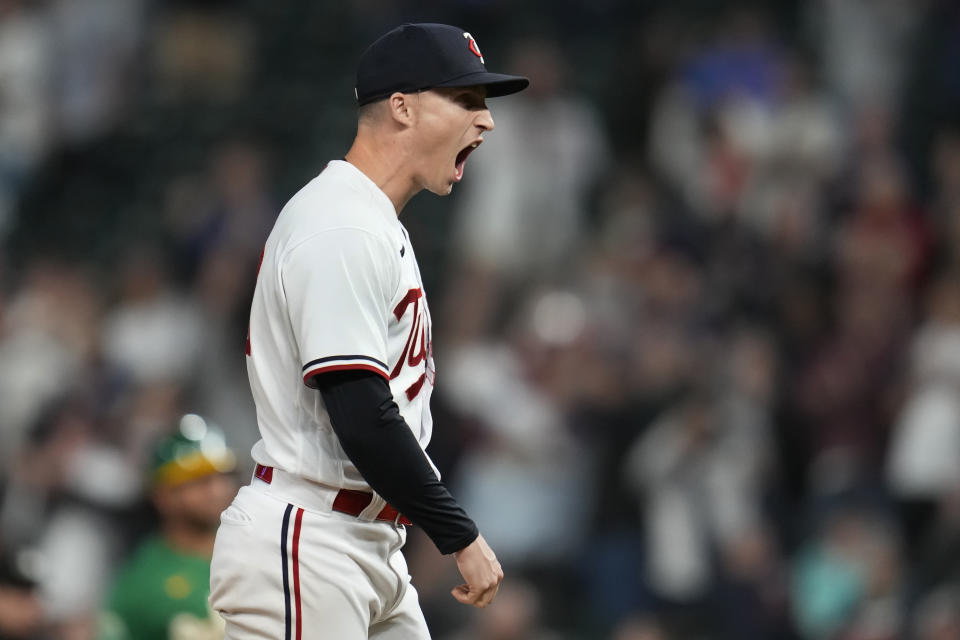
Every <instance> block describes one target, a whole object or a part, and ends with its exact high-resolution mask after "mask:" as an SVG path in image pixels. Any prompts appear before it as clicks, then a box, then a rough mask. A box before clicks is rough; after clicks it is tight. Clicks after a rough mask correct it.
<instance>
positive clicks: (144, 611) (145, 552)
mask: <svg viewBox="0 0 960 640" xmlns="http://www.w3.org/2000/svg"><path fill="white" fill-rule="evenodd" d="M209 595H210V559H209V558H208V557H206V556H198V555H191V554H187V553H183V552H181V551H177V550H176V549H173V548H172V547H170V545H168V544H167V543H166V542H165V541H164V540H163V539H162V538H160V537H155V538H152V539H150V540H148V541H147V542H145V543H144V544H143V545H142V546H141V547H140V548H139V549H138V550H137V551H136V552H135V553H134V555H133V557H132V558H131V559H130V561H129V562H128V563H127V565H126V566H125V567H123V568H122V569H121V571H120V573H119V574H118V576H117V580H116V582H115V583H114V586H113V591H112V593H111V595H110V599H109V602H108V609H109V613H108V615H107V617H108V621H107V626H108V627H110V628H111V631H112V633H110V634H108V635H110V636H111V637H117V638H129V639H130V640H195V639H196V640H199V639H200V638H203V639H204V640H205V639H206V638H222V637H223V626H222V623H221V622H220V620H219V616H217V615H216V614H215V613H212V612H211V611H210V609H209V607H208V606H207V597H208V596H209ZM218 634H219V635H218Z"/></svg>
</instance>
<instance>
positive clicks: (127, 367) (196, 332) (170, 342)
mask: <svg viewBox="0 0 960 640" xmlns="http://www.w3.org/2000/svg"><path fill="white" fill-rule="evenodd" d="M164 262H165V261H164V258H163V257H162V255H161V254H159V253H158V252H157V251H156V250H153V249H151V248H149V247H139V248H135V249H131V250H130V251H129V253H128V255H127V256H126V257H125V259H124V262H123V264H122V265H120V268H119V270H118V271H117V277H118V285H119V292H118V293H119V299H118V300H117V302H116V304H115V305H114V306H113V307H112V308H111V309H110V312H109V313H108V314H107V317H106V318H105V319H104V326H103V336H102V340H103V351H104V356H105V357H106V359H107V360H108V361H109V362H110V363H112V364H113V365H114V366H116V367H117V368H118V369H120V370H121V371H123V372H125V373H126V374H127V375H129V376H130V379H131V380H132V381H133V382H134V383H136V384H141V385H142V384H149V383H156V382H165V383H171V382H172V383H185V382H187V380H188V379H189V377H190V375H191V374H192V373H193V371H194V368H195V366H196V364H197V357H198V350H199V348H200V346H201V345H202V344H203V343H204V340H205V336H204V335H203V333H202V324H201V321H200V318H199V315H198V313H197V310H196V308H195V307H194V305H192V304H191V302H190V300H189V299H187V298H185V297H184V296H183V294H182V293H181V292H179V291H177V290H176V289H175V288H174V287H173V284H172V283H171V282H170V279H169V276H168V274H167V273H166V267H165V264H164Z"/></svg>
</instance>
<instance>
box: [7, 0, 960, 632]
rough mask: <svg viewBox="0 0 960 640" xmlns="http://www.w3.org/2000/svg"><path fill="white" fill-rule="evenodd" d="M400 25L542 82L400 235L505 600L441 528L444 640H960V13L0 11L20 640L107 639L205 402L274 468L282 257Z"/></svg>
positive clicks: (845, 9)
mask: <svg viewBox="0 0 960 640" xmlns="http://www.w3.org/2000/svg"><path fill="white" fill-rule="evenodd" d="M406 20H412V21H440V22H448V23H452V24H457V25H460V26H462V27H463V28H465V29H467V30H469V31H471V32H472V33H473V34H474V35H475V36H476V37H477V40H478V43H479V44H480V47H481V49H482V51H483V53H484V56H485V57H486V59H487V61H488V63H489V64H490V65H491V66H492V67H495V68H497V69H504V70H505V71H507V72H517V73H523V74H526V75H528V76H530V77H531V79H532V83H533V84H532V87H531V89H530V90H529V91H528V92H525V93H524V94H521V95H520V96H517V97H515V99H507V100H503V101H500V100H493V101H491V102H490V106H491V108H492V111H493V116H494V119H495V120H496V122H497V130H496V131H495V132H494V133H493V134H491V135H489V136H488V139H487V142H486V143H485V144H484V146H483V148H482V149H481V150H480V153H478V154H476V155H474V156H473V157H471V159H470V161H469V163H468V165H467V169H466V177H465V180H464V183H463V184H462V185H460V186H458V187H457V189H456V190H455V193H454V194H453V196H452V197H450V198H448V199H437V198H432V197H430V196H425V195H424V196H420V197H418V198H416V199H414V200H413V201H412V202H411V204H410V205H409V206H408V208H407V209H406V210H405V211H404V216H403V222H404V224H405V225H406V226H407V228H408V229H409V230H410V232H411V234H412V235H413V236H414V241H415V242H416V245H417V251H418V255H419V256H420V261H421V265H422V268H423V271H424V276H425V280H426V286H427V288H428V291H429V292H430V294H431V302H432V308H433V312H434V316H435V325H436V332H437V334H436V335H435V352H436V357H437V364H438V377H437V385H438V387H437V393H436V394H435V396H434V397H435V398H436V406H435V415H436V416H437V424H438V429H437V434H436V436H435V442H434V444H433V445H432V449H431V451H432V453H433V455H434V458H435V459H436V460H437V461H438V464H439V465H440V466H441V469H442V470H443V471H444V473H445V476H446V478H447V479H448V481H449V482H450V483H451V485H452V487H453V489H454V492H455V494H456V495H458V496H460V497H461V499H462V501H463V502H464V504H465V506H466V507H467V509H468V511H470V512H471V514H472V515H473V516H474V517H475V519H476V520H477V521H478V522H479V524H480V527H481V529H482V530H483V531H484V532H485V535H486V537H487V539H488V540H489V541H490V542H491V545H492V546H493V548H494V549H496V550H497V552H498V555H500V557H501V559H502V560H503V563H504V565H505V570H506V573H507V576H508V577H507V581H506V582H505V584H504V587H503V589H502V591H501V594H500V596H499V598H498V601H497V603H496V605H495V606H494V607H493V608H491V609H490V610H488V611H486V612H484V613H483V614H479V615H477V614H474V613H473V612H472V611H468V610H466V609H464V608H463V607H460V606H457V605H456V604H455V603H454V602H453V600H452V599H450V597H449V594H448V589H449V585H451V584H452V583H453V582H454V581H455V579H456V578H455V575H454V573H455V569H454V567H453V565H452V563H451V562H450V561H449V559H441V558H440V557H439V556H437V555H436V553H435V552H434V551H433V550H432V549H431V548H430V546H429V544H428V543H426V542H425V539H424V538H423V537H421V536H418V535H417V534H414V535H412V537H411V543H410V545H409V549H408V555H409V557H410V559H411V565H412V572H413V574H414V576H415V582H416V583H417V585H418V588H419V590H420V592H421V597H422V599H423V604H424V609H425V611H426V613H427V615H428V619H429V621H430V623H431V626H432V628H433V630H434V634H435V637H436V638H438V639H440V640H443V639H446V638H456V639H467V638H475V639H481V638H482V639H502V640H507V639H508V638H524V639H534V640H535V639H538V638H615V639H617V640H630V639H633V640H636V639H640V638H643V639H647V640H650V639H657V638H671V639H673V638H676V639H686V638H736V639H752V638H810V639H819V638H837V639H843V640H867V639H870V640H883V639H887V638H891V639H892V638H917V639H923V640H941V639H943V640H945V639H947V638H958V637H960V277H958V274H960V271H958V268H960V264H958V254H960V252H958V248H960V5H957V4H956V3H955V2H951V1H949V0H942V1H938V0H914V1H910V0H810V1H809V2H801V1H799V0H794V1H781V2H732V1H731V2H709V1H707V0H676V1H673V2H669V3H667V2H655V1H653V0H647V1H641V0H637V1H635V2H623V1H618V0H589V1H587V0H559V1H552V2H546V1H542V0H541V1H531V2H524V3H513V2H507V1H506V0H458V1H456V2H439V1H424V2H412V1H398V2H390V1H389V0H355V1H354V2H351V3H345V2H344V3H338V2H285V3H280V2H275V3H270V2H253V1H249V0H248V1H236V2H227V1H219V2H218V1H210V0H208V1H197V0H194V1H178V2H175V1H169V2H161V1H159V0H156V1H152V2H151V1H149V0H0V557H2V563H0V564H2V567H3V568H2V570H0V637H2V636H4V634H5V633H6V634H8V636H9V637H16V636H13V635H9V634H10V633H11V632H10V631H9V629H10V628H11V627H12V625H13V621H14V620H15V619H16V617H17V616H18V615H22V614H23V613H24V611H27V610H36V611H39V612H41V613H40V615H41V616H42V618H43V621H42V625H41V626H42V628H43V629H44V630H43V631H39V630H33V631H29V632H27V635H26V636H20V637H49V638H78V639H79V638H91V637H95V633H94V632H93V631H92V629H94V628H95V626H96V623H95V620H96V618H97V611H98V609H99V607H100V601H101V598H102V596H103V593H104V590H105V589H106V588H107V587H108V585H109V583H110V580H111V575H112V573H113V571H114V570H115V569H116V567H117V565H118V563H120V562H122V561H123V559H124V558H125V554H127V553H128V552H129V550H130V548H131V547H132V545H133V544H135V543H136V542H137V541H138V540H139V539H140V538H141V537H142V536H143V534H144V533H145V532H146V531H147V530H148V529H149V528H150V527H151V526H152V523H151V519H150V512H149V510H148V509H147V508H146V507H145V506H144V499H143V494H142V480H143V477H144V474H145V469H146V464H147V462H146V460H147V459H148V455H147V450H148V448H149V443H150V442H152V441H153V440H154V439H155V438H156V437H157V436H158V435H160V434H162V433H164V432H166V431H169V430H171V429H173V428H175V426H176V424H177V421H178V419H179V417H180V416H181V415H183V414H184V413H198V414H200V415H202V416H204V417H205V418H206V419H207V420H208V421H210V422H213V423H215V424H217V425H219V426H220V428H222V429H223V431H224V432H225V434H226V436H227V440H228V442H229V443H230V445H231V446H233V447H234V448H235V449H236V451H237V452H238V454H239V457H240V460H241V467H242V469H241V471H240V474H241V476H243V477H246V474H248V473H249V471H250V464H249V459H248V456H247V454H246V452H247V451H248V448H249V445H250V444H251V443H252V442H253V440H254V439H255V421H254V416H253V412H252V411H253V410H252V406H251V401H250V399H249V392H248V390H247V388H246V374H245V369H244V362H243V340H244V337H245V331H246V316H247V312H248V304H249V300H250V296H251V293H252V286H253V282H254V277H255V276H254V274H255V268H256V260H257V257H258V255H259V251H260V248H261V246H262V243H263V240H264V238H265V236H266V233H267V232H268V230H269V228H270V225H271V222H272V219H273V218H274V216H275V215H276V213H277V211H278V209H279V207H280V206H281V205H282V203H283V202H284V201H285V199H286V198H287V197H289V195H291V194H292V193H293V192H294V191H295V190H296V189H297V188H298V187H299V186H300V185H301V184H302V183H304V182H305V181H306V180H308V179H310V178H311V177H312V176H314V175H315V174H316V173H317V172H319V171H320V170H321V169H322V168H323V166H324V164H325V162H326V161H327V160H329V159H332V158H338V157H341V156H342V154H343V153H344V151H345V150H346V148H347V146H348V144H349V142H350V140H351V137H352V134H353V128H354V108H353V105H352V71H353V61H355V60H356V58H357V56H358V54H359V53H360V51H361V49H362V47H363V46H364V45H365V44H366V43H368V42H370V41H371V40H372V39H373V38H375V37H376V36H377V35H379V34H381V33H382V32H384V31H385V30H387V29H388V28H390V27H392V26H393V25H395V24H397V23H399V22H401V21H406ZM32 608H35V609H32Z"/></svg>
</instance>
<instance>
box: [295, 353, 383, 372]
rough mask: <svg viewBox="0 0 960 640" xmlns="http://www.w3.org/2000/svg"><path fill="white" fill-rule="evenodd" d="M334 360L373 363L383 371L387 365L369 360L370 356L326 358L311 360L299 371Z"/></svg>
mask: <svg viewBox="0 0 960 640" xmlns="http://www.w3.org/2000/svg"><path fill="white" fill-rule="evenodd" d="M335 360H367V361H369V362H372V363H374V364H377V365H380V366H381V367H383V368H384V369H386V368H387V365H385V364H384V363H382V362H380V361H379V360H377V359H376V358H371V357H370V356H327V357H326V358H317V359H316V360H311V361H310V362H308V363H307V364H305V365H303V368H302V369H301V371H306V370H307V369H309V368H310V367H312V366H314V365H318V364H320V363H321V362H332V361H335Z"/></svg>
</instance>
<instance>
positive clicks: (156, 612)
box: [100, 414, 237, 640]
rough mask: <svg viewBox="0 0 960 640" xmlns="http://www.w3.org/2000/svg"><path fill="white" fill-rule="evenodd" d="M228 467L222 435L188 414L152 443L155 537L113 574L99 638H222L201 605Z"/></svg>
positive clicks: (230, 490) (228, 492)
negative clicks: (156, 530) (157, 440)
mask: <svg viewBox="0 0 960 640" xmlns="http://www.w3.org/2000/svg"><path fill="white" fill-rule="evenodd" d="M234 465H235V459H234V456H233V453H232V452H231V451H230V450H229V449H227V448H226V446H225V444H224V440H223V436H222V434H220V433H219V432H217V431H215V430H214V429H213V427H212V426H210V425H208V424H207V422H206V421H205V420H204V419H203V418H202V417H200V416H198V415H195V414H188V415H186V416H184V417H183V418H182V419H181V421H180V427H179V429H178V430H177V431H175V432H174V433H173V434H172V435H170V436H167V437H165V438H164V439H162V440H161V441H160V442H159V443H157V445H156V448H155V450H154V453H153V459H152V463H151V468H150V480H149V488H150V496H151V499H152V501H153V504H154V505H155V507H156V509H157V512H158V513H159V516H160V527H159V531H158V532H157V533H156V534H155V535H154V536H152V537H150V538H149V539H148V540H146V541H144V542H143V543H142V544H141V545H140V546H139V547H138V548H137V549H136V550H135V551H134V553H133V554H132V555H131V557H130V558H129V560H127V562H126V563H125V565H124V566H123V567H122V568H121V569H120V571H119V572H118V574H117V576H116V579H115V582H114V584H113V587H112V590H111V594H110V597H109V599H108V602H107V607H108V613H107V615H105V619H104V620H103V622H102V629H101V636H100V637H101V638H104V640H114V639H121V638H129V639H130V640H133V639H136V640H167V639H168V638H197V639H200V638H204V639H209V640H214V639H216V638H223V621H222V620H220V617H219V616H218V615H217V614H216V613H215V612H213V611H212V610H211V609H210V607H209V605H208V604H207V598H208V596H209V595H210V556H211V555H212V553H213V541H214V537H215V536H216V531H217V526H218V525H219V524H220V513H221V512H222V511H223V510H224V509H226V508H227V507H228V506H229V504H230V501H231V500H232V499H233V496H234V494H235V493H236V490H237V486H236V482H235V480H234V479H233V478H232V477H231V476H230V475H228V474H229V472H230V471H232V470H233V467H234Z"/></svg>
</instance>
